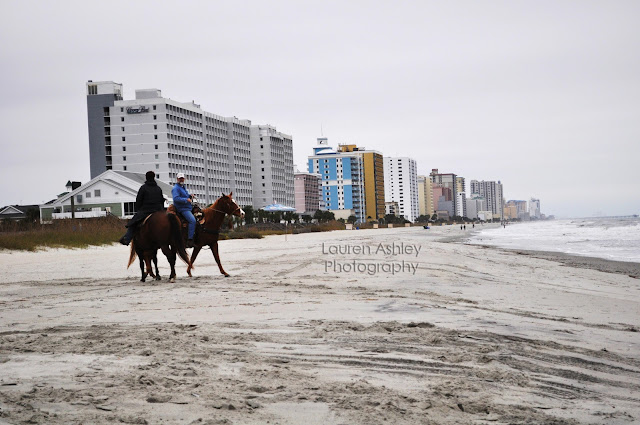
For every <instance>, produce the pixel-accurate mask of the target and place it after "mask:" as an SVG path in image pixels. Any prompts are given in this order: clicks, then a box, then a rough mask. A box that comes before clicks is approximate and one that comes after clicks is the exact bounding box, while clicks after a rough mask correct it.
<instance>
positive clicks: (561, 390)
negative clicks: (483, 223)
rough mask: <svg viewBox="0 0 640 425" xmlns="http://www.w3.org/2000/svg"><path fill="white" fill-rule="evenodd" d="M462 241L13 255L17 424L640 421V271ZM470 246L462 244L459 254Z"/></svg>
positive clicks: (1, 390)
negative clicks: (156, 271) (188, 262)
mask: <svg viewBox="0 0 640 425" xmlns="http://www.w3.org/2000/svg"><path fill="white" fill-rule="evenodd" d="M470 232H471V230H467V231H466V232H463V231H461V230H460V228H459V227H458V226H444V227H436V228H432V229H429V230H426V229H423V228H421V227H413V228H397V229H375V230H357V231H356V230H354V231H335V232H326V233H312V234H301V235H289V236H288V237H287V240H286V241H285V238H284V236H280V235H278V236H269V237H266V238H264V239H261V240H229V241H223V242H221V243H220V252H221V257H222V262H223V265H224V267H225V269H226V270H227V272H229V273H230V274H231V277H228V278H224V277H223V276H221V275H220V274H219V272H218V270H217V266H216V265H215V261H214V260H213V256H212V255H211V253H210V252H209V251H204V252H202V253H201V254H200V255H199V257H198V259H197V261H196V264H195V266H196V268H195V270H194V273H193V274H194V277H193V278H188V277H187V276H186V266H185V265H184V264H182V263H180V262H179V263H178V280H177V281H176V283H174V284H171V283H169V282H168V280H167V276H168V274H169V268H168V264H167V262H166V259H164V257H163V256H162V255H160V272H161V274H162V275H163V277H164V279H163V280H161V281H153V280H147V282H146V283H142V282H140V281H139V279H140V271H139V268H138V267H137V263H136V264H134V265H133V266H132V267H131V268H129V269H128V270H127V269H126V263H127V260H128V249H127V248H125V247H123V246H120V245H115V244H114V245H112V246H108V247H100V248H90V249H84V250H46V251H41V252H36V253H24V252H7V251H4V252H0V266H1V267H0V423H9V424H21V423H32V424H33V423H42V424H81V423H82V424H99V423H127V424H158V423H166V424H174V423H176V424H281V425H285V424H301V423H304V424H307V425H312V424H379V423H389V424H512V423H527V424H539V423H545V424H574V423H580V424H631V423H638V422H640V332H639V330H640V280H639V279H638V278H637V277H638V276H640V272H639V269H640V265H638V264H635V263H626V264H616V263H614V262H607V261H606V260H598V264H599V265H598V267H595V268H594V267H590V265H591V264H594V262H593V261H591V260H589V259H584V258H582V259H576V258H575V257H567V256H563V255H558V254H552V253H532V252H516V251H505V250H500V249H493V248H487V247H483V246H475V245H466V244H464V243H462V239H461V236H468V235H469V234H470ZM455 240H457V241H458V242H452V241H455Z"/></svg>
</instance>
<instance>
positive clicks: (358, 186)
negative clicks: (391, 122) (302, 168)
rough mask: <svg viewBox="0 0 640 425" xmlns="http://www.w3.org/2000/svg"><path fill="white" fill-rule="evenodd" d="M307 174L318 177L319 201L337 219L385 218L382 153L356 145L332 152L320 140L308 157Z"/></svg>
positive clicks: (363, 219) (345, 146)
mask: <svg viewBox="0 0 640 425" xmlns="http://www.w3.org/2000/svg"><path fill="white" fill-rule="evenodd" d="M309 172H310V173H315V174H319V175H320V179H321V181H322V189H321V190H322V192H321V193H322V197H321V201H322V202H324V203H325V205H326V208H327V209H328V210H329V211H332V212H334V214H336V218H345V219H346V218H348V216H349V215H354V216H355V217H356V220H357V221H358V222H366V221H369V220H377V219H379V218H383V217H384V213H385V211H384V163H383V157H382V154H381V153H379V152H376V151H372V150H366V149H364V148H359V147H357V146H356V145H340V146H338V149H337V150H335V151H334V150H333V149H332V148H331V147H329V143H328V140H327V139H326V138H319V139H318V144H317V145H316V147H315V148H314V149H313V155H311V156H309ZM342 216H344V217H342Z"/></svg>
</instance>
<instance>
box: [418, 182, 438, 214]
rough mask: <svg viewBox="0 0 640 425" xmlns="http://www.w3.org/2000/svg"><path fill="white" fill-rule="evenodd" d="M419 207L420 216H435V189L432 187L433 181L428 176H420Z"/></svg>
mask: <svg viewBox="0 0 640 425" xmlns="http://www.w3.org/2000/svg"><path fill="white" fill-rule="evenodd" d="M418 205H419V208H420V215H428V216H429V217H431V216H432V215H433V214H435V209H434V208H433V188H432V187H431V179H430V178H429V177H428V176H418Z"/></svg>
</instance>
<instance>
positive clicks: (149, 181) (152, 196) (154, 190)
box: [120, 171, 164, 245]
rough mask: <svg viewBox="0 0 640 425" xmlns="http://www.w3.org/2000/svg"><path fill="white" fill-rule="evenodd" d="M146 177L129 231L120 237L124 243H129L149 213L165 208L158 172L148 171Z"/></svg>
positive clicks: (129, 223)
mask: <svg viewBox="0 0 640 425" xmlns="http://www.w3.org/2000/svg"><path fill="white" fill-rule="evenodd" d="M144 177H145V178H146V181H145V182H144V184H143V185H142V186H140V189H139V190H138V195H137V196H136V213H135V214H134V215H133V217H131V220H129V222H128V223H127V226H126V227H127V233H125V235H124V236H123V237H121V238H120V243H121V244H122V245H129V243H130V242H131V239H133V232H134V231H135V230H136V227H137V226H138V224H140V222H141V221H142V220H144V219H145V218H146V217H147V216H148V215H149V214H151V213H154V212H156V211H162V210H164V196H163V195H162V189H160V186H158V183H156V180H155V179H156V173H155V172H154V171H147V173H146V174H145V175H144Z"/></svg>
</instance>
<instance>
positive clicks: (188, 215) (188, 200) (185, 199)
mask: <svg viewBox="0 0 640 425" xmlns="http://www.w3.org/2000/svg"><path fill="white" fill-rule="evenodd" d="M176 179H177V180H178V182H177V183H176V184H175V185H174V186H173V189H172V190H171V196H172V197H173V206H174V207H175V208H176V210H177V211H178V212H179V213H180V214H181V215H182V216H183V217H184V218H185V220H187V222H188V223H189V229H188V235H187V244H186V245H187V248H193V235H194V233H195V231H196V218H195V217H194V216H193V213H192V212H191V209H192V208H193V205H192V202H193V196H192V195H190V194H189V191H188V190H187V188H185V187H184V174H182V173H178V175H177V176H176Z"/></svg>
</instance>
